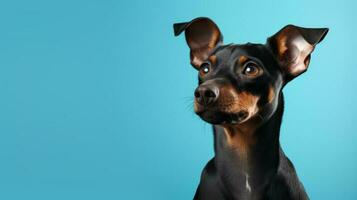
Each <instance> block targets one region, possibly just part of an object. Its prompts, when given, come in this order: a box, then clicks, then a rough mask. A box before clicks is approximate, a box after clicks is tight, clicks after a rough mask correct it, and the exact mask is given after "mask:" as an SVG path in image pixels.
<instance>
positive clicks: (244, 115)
mask: <svg viewBox="0 0 357 200" xmlns="http://www.w3.org/2000/svg"><path fill="white" fill-rule="evenodd" d="M196 114H197V115H198V116H200V118H201V119H202V120H204V121H206V122H208V123H210V124H213V125H219V124H220V125H223V124H240V123H243V122H244V121H246V120H247V119H248V115H249V114H248V112H246V111H240V112H238V113H227V112H222V111H210V110H203V111H199V112H196Z"/></svg>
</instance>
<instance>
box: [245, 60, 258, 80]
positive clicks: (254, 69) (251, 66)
mask: <svg viewBox="0 0 357 200" xmlns="http://www.w3.org/2000/svg"><path fill="white" fill-rule="evenodd" d="M260 71H261V69H260V67H258V65H256V64H255V63H252V62H249V63H247V64H246V65H245V68H244V70H243V74H244V75H247V76H251V77H255V76H258V75H259V74H260Z"/></svg>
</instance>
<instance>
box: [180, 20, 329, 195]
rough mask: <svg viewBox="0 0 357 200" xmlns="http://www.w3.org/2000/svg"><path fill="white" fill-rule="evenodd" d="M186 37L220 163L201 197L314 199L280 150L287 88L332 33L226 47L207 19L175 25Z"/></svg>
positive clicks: (209, 169)
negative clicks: (316, 49) (320, 43)
mask: <svg viewBox="0 0 357 200" xmlns="http://www.w3.org/2000/svg"><path fill="white" fill-rule="evenodd" d="M174 31H175V35H176V36H177V35H179V34H180V33H182V32H183V31H185V36H186V41H187V44H188V46H189V47H190V58H191V64H192V66H193V67H194V68H196V69H197V70H198V71H199V86H198V87H197V89H196V91H195V93H194V95H195V103H194V108H195V112H196V113H197V114H198V115H199V116H200V117H201V118H202V119H203V120H205V121H206V122H209V123H211V124H213V130H214V149H215V157H214V158H213V159H212V160H210V161H209V162H208V163H207V165H206V167H205V168H204V170H203V172H202V175H201V181H200V184H199V186H198V188H197V191H196V194H195V197H194V199H203V200H210V199H212V200H220V199H239V200H245V199H281V200H289V199H294V200H295V199H308V196H307V194H306V192H305V190H304V187H303V185H302V184H301V183H300V181H299V179H298V177H297V175H296V172H295V169H294V166H293V164H292V163H291V162H290V160H289V159H288V158H287V157H286V156H285V155H284V152H283V151H282V149H281V147H280V144H279V132H280V125H281V119H282V115H283V110H284V100H283V93H282V89H283V88H284V86H285V85H286V84H287V83H288V82H289V81H291V80H292V79H293V78H295V77H297V76H298V75H300V74H302V73H303V72H305V71H306V69H307V67H308V65H309V62H310V58H311V53H312V51H313V50H314V48H315V46H316V45H317V44H318V43H319V42H321V40H322V39H323V38H324V37H325V36H326V34H327V32H328V29H327V28H313V29H312V28H302V27H297V26H294V25H288V26H286V27H284V28H283V29H281V30H280V31H279V32H278V33H276V34H275V35H273V36H272V37H270V38H268V40H267V43H266V44H251V43H247V44H243V45H235V44H228V45H223V44H222V40H223V37H222V34H221V32H220V30H219V29H218V27H217V25H216V24H215V23H214V22H213V21H212V20H210V19H208V18H196V19H194V20H192V21H191V22H188V23H178V24H174Z"/></svg>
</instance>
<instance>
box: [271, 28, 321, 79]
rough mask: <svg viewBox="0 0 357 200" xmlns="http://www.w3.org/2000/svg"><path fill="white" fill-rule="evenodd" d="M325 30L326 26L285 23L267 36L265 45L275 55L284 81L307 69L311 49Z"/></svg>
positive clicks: (319, 40)
mask: <svg viewBox="0 0 357 200" xmlns="http://www.w3.org/2000/svg"><path fill="white" fill-rule="evenodd" d="M327 32H328V28H303V27H298V26H294V25H287V26H285V27H284V28H282V29H281V30H280V31H279V32H277V33H276V34H275V35H273V36H272V37H270V38H268V41H267V45H268V46H269V48H271V50H272V52H273V53H274V54H275V55H276V57H277V60H278V62H279V64H280V67H281V68H282V71H283V72H284V76H285V77H284V78H285V81H286V82H288V81H290V80H291V79H293V78H295V77H296V76H298V75H300V74H302V73H304V72H305V71H306V70H307V68H308V65H309V62H310V58H311V53H312V51H313V50H314V48H315V46H316V45H317V44H318V43H319V42H321V41H322V40H323V39H324V37H325V36H326V34H327Z"/></svg>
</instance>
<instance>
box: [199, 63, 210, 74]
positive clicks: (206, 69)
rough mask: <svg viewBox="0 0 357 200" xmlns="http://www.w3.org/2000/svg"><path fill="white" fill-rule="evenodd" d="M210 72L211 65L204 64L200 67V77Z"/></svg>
mask: <svg viewBox="0 0 357 200" xmlns="http://www.w3.org/2000/svg"><path fill="white" fill-rule="evenodd" d="M208 72H210V65H209V63H202V65H201V66H200V75H205V74H207V73H208Z"/></svg>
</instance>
